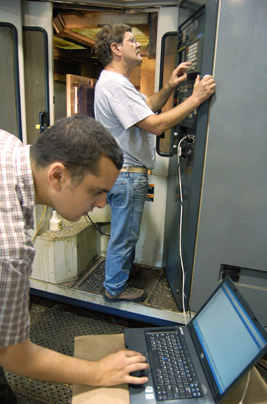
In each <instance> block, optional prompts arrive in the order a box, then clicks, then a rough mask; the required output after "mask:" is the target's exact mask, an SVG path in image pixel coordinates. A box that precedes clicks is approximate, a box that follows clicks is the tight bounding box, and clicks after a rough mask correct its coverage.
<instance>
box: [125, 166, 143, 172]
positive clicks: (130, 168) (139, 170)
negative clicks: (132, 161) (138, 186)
mask: <svg viewBox="0 0 267 404" xmlns="http://www.w3.org/2000/svg"><path fill="white" fill-rule="evenodd" d="M146 172H147V169H146V168H145V167H122V169H121V173H146Z"/></svg>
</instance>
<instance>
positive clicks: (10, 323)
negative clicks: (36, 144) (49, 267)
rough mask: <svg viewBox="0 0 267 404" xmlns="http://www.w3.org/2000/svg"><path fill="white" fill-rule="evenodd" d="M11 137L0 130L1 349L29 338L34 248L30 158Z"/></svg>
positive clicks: (32, 188)
mask: <svg viewBox="0 0 267 404" xmlns="http://www.w3.org/2000/svg"><path fill="white" fill-rule="evenodd" d="M29 150H30V146H29V145H27V146H23V144H22V143H21V141H20V140H19V139H18V138H16V137H15V136H13V135H10V134H9V133H7V132H5V131H3V130H0V159H1V164H0V198H1V199H0V252H1V253H0V346H7V345H13V344H18V343H20V342H23V341H25V340H26V339H27V338H28V337H29V310H28V303H29V281H28V278H29V276H30V274H31V268H32V261H33V258H34V248H33V244H32V241H31V238H30V235H29V234H28V232H27V229H30V228H33V224H34V219H33V212H34V202H35V193H34V182H33V176H32V170H31V164H30V156H29Z"/></svg>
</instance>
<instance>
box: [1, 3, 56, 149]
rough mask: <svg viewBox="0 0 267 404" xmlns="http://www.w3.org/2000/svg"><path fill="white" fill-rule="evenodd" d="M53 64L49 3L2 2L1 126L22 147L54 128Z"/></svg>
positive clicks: (50, 9)
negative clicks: (46, 128) (46, 129)
mask: <svg viewBox="0 0 267 404" xmlns="http://www.w3.org/2000/svg"><path fill="white" fill-rule="evenodd" d="M52 62H53V31H52V4H51V3H40V2H27V1H20V0H13V1H12V2H10V1H9V0H1V4H0V69H1V73H2V74H1V76H0V91H1V95H2V102H1V104H0V126H1V128H2V129H5V130H7V131H8V132H10V133H13V134H14V135H16V136H17V137H19V138H20V139H21V140H23V142H24V143H33V141H34V140H35V138H36V137H37V136H38V134H39V132H40V130H43V128H44V127H46V126H49V125H50V124H51V123H53V120H54V111H53V92H54V90H53V63H52ZM40 121H42V122H40ZM40 123H41V125H40ZM36 125H40V127H39V126H38V127H36Z"/></svg>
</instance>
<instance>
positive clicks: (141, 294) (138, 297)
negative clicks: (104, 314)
mask: <svg viewBox="0 0 267 404" xmlns="http://www.w3.org/2000/svg"><path fill="white" fill-rule="evenodd" d="M145 298H146V292H145V291H144V290H143V289H137V288H128V289H126V290H124V291H123V292H122V293H120V294H119V295H116V296H113V295H111V294H110V293H108V291H107V290H105V293H104V299H105V300H107V301H108V302H121V301H125V302H142V301H143V300H145Z"/></svg>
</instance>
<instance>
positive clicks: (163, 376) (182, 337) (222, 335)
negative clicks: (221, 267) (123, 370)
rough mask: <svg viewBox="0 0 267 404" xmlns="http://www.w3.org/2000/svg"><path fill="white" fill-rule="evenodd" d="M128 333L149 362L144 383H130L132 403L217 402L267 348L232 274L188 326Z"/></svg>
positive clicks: (128, 341) (263, 332) (130, 342)
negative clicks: (146, 378) (231, 277)
mask: <svg viewBox="0 0 267 404" xmlns="http://www.w3.org/2000/svg"><path fill="white" fill-rule="evenodd" d="M124 337H125V346H126V347H127V348H128V349H131V350H135V351H138V352H142V353H143V354H144V355H145V356H146V357H147V361H148V362H149V365H150V368H149V370H146V371H143V374H145V375H146V376H148V379H149V380H148V382H147V383H146V384H145V385H142V386H140V385H138V386H137V385H129V392H130V402H131V404H144V403H146V404H154V403H157V404H167V403H169V404H181V403H182V404H195V403H196V404H197V403H218V402H219V401H220V400H222V398H224V397H225V396H226V394H227V393H228V392H229V391H230V390H231V388H232V387H233V385H234V384H235V383H236V382H237V381H238V380H240V378H241V377H242V376H243V375H244V374H245V373H246V372H248V370H249V369H251V368H252V367H253V366H254V365H255V363H257V361H258V360H259V359H260V358H261V357H262V356H263V355H264V354H265V353H266V352H267V332H266V330H265V328H264V327H263V325H262V324H261V323H260V321H259V320H258V319H257V318H256V316H255V314H254V313H253V312H252V310H251V308H250V307H249V305H248V303H246V301H245V300H244V298H242V296H241V294H240V292H239V291H238V290H237V288H236V286H235V285H234V283H233V282H232V281H231V279H230V278H229V277H228V276H227V277H226V278H225V279H224V280H223V281H221V282H220V284H219V286H218V287H217V288H216V290H215V291H214V292H213V294H212V295H211V296H210V297H209V299H208V300H207V302H206V303H205V304H204V305H203V306H202V308H201V309H200V310H199V312H198V313H197V314H196V315H195V316H194V317H193V318H192V319H191V320H190V322H189V323H188V324H187V325H177V326H176V325H175V326H168V327H152V328H134V329H125V331H124ZM181 350H184V353H183V352H182V353H180V351H181ZM141 373H142V372H141ZM143 374H140V373H138V372H136V375H137V376H141V375H143Z"/></svg>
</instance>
